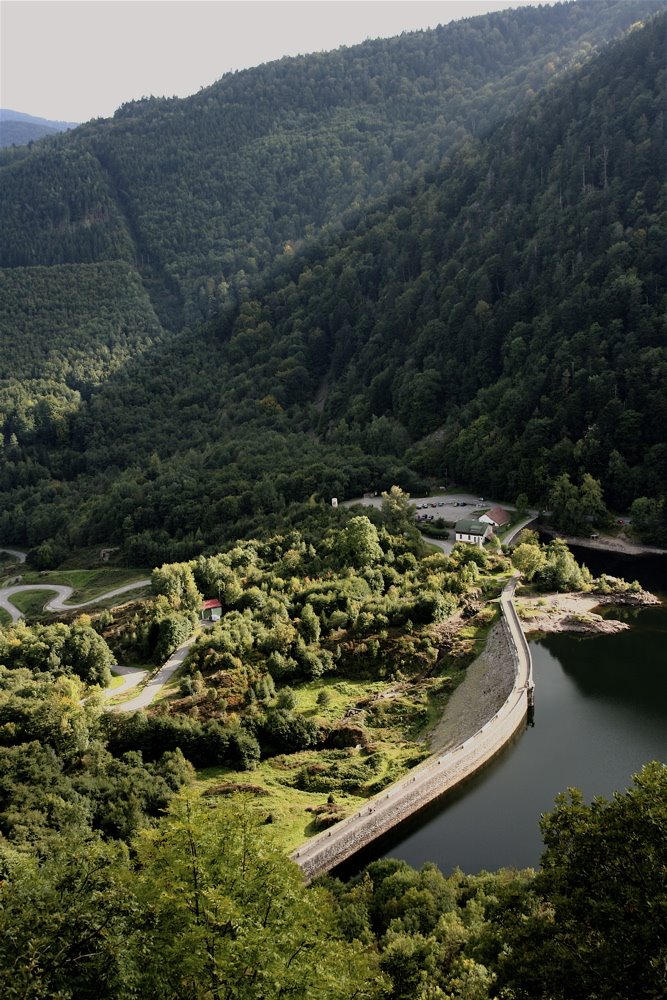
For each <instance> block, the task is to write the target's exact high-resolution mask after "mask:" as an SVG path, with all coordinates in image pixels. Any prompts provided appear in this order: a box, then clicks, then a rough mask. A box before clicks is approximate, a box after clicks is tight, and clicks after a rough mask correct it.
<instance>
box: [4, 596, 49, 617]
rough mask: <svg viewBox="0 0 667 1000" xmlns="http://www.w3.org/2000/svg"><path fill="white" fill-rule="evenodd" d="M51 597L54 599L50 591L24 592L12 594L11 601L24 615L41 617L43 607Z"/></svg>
mask: <svg viewBox="0 0 667 1000" xmlns="http://www.w3.org/2000/svg"><path fill="white" fill-rule="evenodd" d="M52 597H55V594H54V593H53V591H52V590H24V591H21V592H20V593H18V594H12V597H11V601H12V604H13V605H15V607H17V608H18V609H19V611H21V612H23V614H24V615H28V616H30V615H41V613H42V612H43V611H44V605H45V604H46V602H47V601H50V600H51V598H52Z"/></svg>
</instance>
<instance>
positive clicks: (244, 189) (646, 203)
mask: <svg viewBox="0 0 667 1000" xmlns="http://www.w3.org/2000/svg"><path fill="white" fill-rule="evenodd" d="M604 6H605V10H606V11H607V13H608V15H609V17H608V18H607V19H604V24H605V29H604V30H605V31H613V30H617V29H619V28H621V27H623V26H624V24H626V23H627V21H628V20H629V19H630V18H629V11H631V12H632V14H633V15H634V17H633V19H636V18H637V17H638V16H639V15H640V13H641V11H646V10H649V9H650V10H652V9H655V7H656V6H662V5H661V4H658V5H656V4H648V5H643V4H635V5H627V4H625V3H623V4H618V3H609V4H605V5H604ZM600 9H601V4H587V3H585V4H576V5H565V6H560V7H554V8H551V7H550V8H542V9H539V10H535V9H531V10H529V9H526V10H523V11H521V12H507V13H505V14H502V15H500V14H499V15H494V16H492V17H488V18H482V19H472V20H469V21H465V22H462V23H460V24H458V25H450V26H447V28H443V29H438V30H437V31H435V32H426V33H418V34H416V35H409V36H404V37H402V38H401V39H397V40H390V41H380V42H374V43H366V44H365V45H363V46H360V47H356V48H355V49H350V50H340V51H339V52H337V53H333V54H329V55H327V56H324V55H323V56H315V57H308V58H304V59H297V60H283V61H281V62H279V63H276V64H271V65H270V66H266V67H260V69H258V70H254V71H248V72H247V73H242V74H234V75H231V76H228V77H225V78H223V80H222V81H220V83H219V84H216V85H215V86H214V87H213V88H209V90H206V91H202V92H201V93H200V94H198V95H196V97H193V98H191V99H188V101H185V102H184V101H175V100H174V101H166V102H162V101H157V102H155V101H151V102H147V103H146V102H143V103H142V102H140V103H137V104H133V105H130V106H127V107H125V108H123V109H121V110H120V111H119V112H118V114H117V116H116V117H115V118H114V119H113V120H112V121H110V122H97V123H91V124H90V125H88V126H85V127H84V128H82V129H79V130H77V131H76V132H75V133H73V134H71V135H68V136H64V137H62V138H60V139H58V140H57V141H55V142H49V143H48V144H46V145H44V147H43V148H37V147H36V148H35V150H34V151H33V152H32V153H30V154H28V152H27V151H23V152H22V151H16V152H14V153H12V154H11V155H10V156H9V157H8V158H6V159H5V161H4V166H3V167H2V171H1V174H2V178H3V186H2V192H3V195H2V197H4V199H5V205H4V210H3V216H2V217H3V221H4V222H5V223H6V230H5V231H6V235H7V239H6V240H5V241H4V243H3V249H4V252H5V258H4V259H5V263H6V264H8V265H10V266H9V267H8V268H7V271H6V275H7V277H6V279H5V280H6V288H7V289H8V292H9V294H10V295H11V296H12V298H11V302H12V303H13V304H12V306H11V308H10V309H9V311H8V313H7V319H6V326H5V328H4V329H5V330H6V333H5V332H4V331H3V344H6V345H7V347H6V348H5V351H4V357H5V358H6V359H7V360H6V365H7V366H8V367H5V368H4V373H5V380H4V390H3V403H4V404H5V405H4V407H3V414H4V427H3V430H4V435H3V443H4V448H3V449H2V452H3V454H2V458H1V460H0V461H1V464H0V491H1V495H2V499H3V504H2V506H3V510H2V514H1V515H0V532H1V533H2V537H4V538H5V539H7V540H10V541H14V542H20V541H23V542H27V543H28V544H29V545H37V544H39V543H40V542H41V541H43V540H44V539H49V538H55V537H58V538H59V539H60V541H61V542H64V543H65V544H70V545H74V546H78V545H85V544H91V543H96V542H104V541H111V542H113V543H118V544H122V545H123V546H124V549H125V552H126V554H127V556H128V558H131V559H132V561H134V562H135V563H152V562H157V561H161V560H162V559H175V558H183V557H186V556H189V555H191V554H193V553H196V552H198V551H202V550H203V549H204V548H205V547H206V546H207V545H209V544H212V543H214V542H216V541H219V540H221V539H223V538H228V537H232V536H234V535H236V534H238V533H253V532H257V531H260V530H263V529H264V528H265V527H266V526H267V524H268V522H273V523H275V522H276V520H279V519H281V518H283V517H284V516H285V510H286V507H287V506H288V505H289V504H290V503H291V502H301V501H304V500H306V499H307V498H308V497H309V496H310V495H311V494H313V493H318V494H320V495H322V496H324V497H328V496H339V497H341V496H350V495H355V494H358V493H360V492H361V491H363V490H364V489H367V488H371V489H378V488H386V487H387V486H389V485H390V484H391V483H392V482H400V483H401V484H402V485H403V486H404V487H405V488H407V489H408V490H411V491H416V490H421V489H423V488H425V483H426V481H427V480H428V478H429V477H431V476H438V477H440V476H441V475H442V474H443V473H444V472H445V470H447V472H448V474H449V477H450V479H452V478H456V479H458V480H459V481H464V482H468V483H470V484H471V485H473V484H475V485H477V486H478V487H479V488H480V489H484V490H485V491H487V492H494V493H496V494H504V495H505V496H507V497H508V498H509V499H512V498H513V497H514V496H516V495H517V494H519V493H525V494H527V495H528V496H529V497H530V498H531V499H532V500H533V501H534V502H536V503H537V502H543V501H545V500H546V499H547V494H548V491H549V487H550V483H551V482H552V481H553V480H554V479H555V478H556V477H557V476H559V475H560V474H562V473H567V474H569V475H571V476H572V477H573V479H574V480H575V482H576V481H577V480H578V479H579V478H580V477H581V476H582V475H583V474H584V473H585V472H588V473H590V474H592V475H593V476H594V477H596V478H598V479H600V480H601V481H602V484H603V486H604V489H605V492H606V496H607V501H608V502H609V503H610V504H611V505H612V506H615V507H618V508H623V507H625V506H627V505H628V504H629V503H630V502H631V501H632V500H633V499H634V498H635V497H637V496H642V495H643V496H646V497H649V498H651V503H659V498H660V496H661V495H662V493H663V491H664V484H665V481H666V480H667V470H666V468H665V464H666V463H667V457H666V453H665V444H664V440H663V438H664V434H663V433H662V431H661V428H662V427H664V414H665V409H666V403H665V390H664V386H665V375H664V370H665V334H664V329H663V328H662V327H661V320H660V316H661V315H662V314H663V312H664V305H663V304H662V298H663V296H664V273H665V269H664V261H663V260H662V257H661V254H662V251H663V248H664V203H663V200H662V199H663V196H664V186H663V184H662V181H663V165H664V162H665V156H664V154H665V150H664V123H663V119H662V100H661V93H662V90H661V88H663V87H664V79H663V77H664V59H663V58H662V53H663V51H664V31H665V19H664V17H660V16H659V17H658V18H657V19H656V20H654V21H653V22H652V23H651V24H650V25H649V26H648V27H647V28H645V29H642V28H641V27H640V26H637V27H636V28H635V29H634V30H633V31H632V32H631V34H630V36H629V37H628V38H627V39H626V40H624V41H623V42H621V43H618V44H616V45H614V46H612V47H611V48H609V49H608V50H606V51H604V52H603V53H602V55H600V56H599V57H595V58H593V59H591V60H589V61H586V59H585V56H586V54H587V53H588V52H589V51H590V46H591V44H592V42H594V41H596V40H598V39H599V37H600V36H599V35H596V33H595V32H596V31H597V30H598V29H597V28H596V27H595V26H596V25H598V26H599V25H600V24H601V20H602V19H601V18H600V17H599V16H598V15H599V12H600ZM624 19H625V20H624ZM500 39H503V40H504V41H503V44H500ZM556 39H560V46H561V47H560V48H559V49H558V51H557V58H556V53H554V52H553V51H552V50H553V49H554V48H555V46H556V41H555V40H556ZM492 43H493V44H492ZM568 46H569V48H568ZM552 55H553V56H554V58H553V59H552V58H551V56H552ZM568 63H575V64H576V68H574V69H570V70H569V71H568V73H567V74H566V75H565V76H564V77H562V78H559V79H556V70H557V69H558V68H560V67H562V66H564V65H565V64H568ZM540 73H541V74H542V76H541V77H540V76H539V74H540ZM323 74H324V75H323ZM327 74H328V75H327ZM341 74H342V76H343V77H344V79H345V81H346V82H345V83H342V82H341ZM494 74H495V76H494ZM536 74H537V75H536ZM455 78H456V80H458V85H460V88H461V89H460V91H457V92H456V94H455V93H454V91H453V90H452V88H453V87H454V85H455ZM547 78H551V79H552V84H551V85H550V86H548V87H547V88H546V90H545V91H544V93H543V94H539V95H537V94H535V93H534V89H535V88H537V87H538V86H539V80H540V79H542V80H545V79H547ZM382 80H384V81H385V89H384V90H382V88H381V87H380V82H381V81H382ZM397 80H401V81H403V80H404V81H410V80H412V85H411V86H410V87H408V86H407V83H406V84H405V85H404V86H403V85H401V86H397ZM297 82H298V86H297V85H296V83H297ZM371 83H373V86H371ZM293 84H294V86H293ZM376 90H377V91H379V92H376ZM445 93H446V99H445V97H444V96H443V95H444V94H445ZM244 95H245V96H244ZM457 95H458V96H457ZM482 97H484V102H486V103H483V108H484V112H483V113H482V104H480V101H482ZM260 98H261V99H260ZM244 101H245V102H246V103H245V104H244ZM518 106H523V110H518V111H517V110H516V108H517V107H518ZM362 107H363V108H365V109H366V110H365V111H364V116H366V117H364V116H361V117H359V116H360V114H361V112H360V108H362ZM512 107H514V108H515V111H514V113H512V114H510V113H509V112H510V111H511V108H512ZM206 108H208V111H207V112H205V110H204V109H206ZM351 109H352V110H351ZM501 112H504V113H505V114H506V115H507V117H506V119H505V121H502V122H500V123H498V124H494V119H498V118H499V117H501ZM350 115H352V116H353V117H354V116H356V118H355V121H365V122H366V125H364V127H363V128H361V127H360V128H356V129H353V130H352V131H350V127H349V122H350ZM207 116H208V117H207ZM318 116H319V117H318ZM429 116H430V117H429ZM434 116H435V117H434ZM206 121H209V122H217V124H216V125H215V127H213V126H211V127H210V128H209V126H208V125H206V123H205V122H206ZM371 121H373V122H374V123H375V124H374V126H373V128H371V127H370V124H369V123H370V122H371ZM473 133H475V136H474V137H473ZM114 137H116V138H117V139H118V142H117V143H116V142H114ZM230 137H232V138H233V141H231V142H229V141H228V139H229V138H230ZM318 137H319V138H318ZM408 137H409V141H408ZM306 140H307V143H308V144H309V145H308V149H309V150H310V152H309V153H308V155H307V156H306V155H305V154H304V156H301V155H300V154H299V155H297V151H298V149H300V148H301V146H300V143H302V142H306ZM362 140H363V141H362ZM399 140H400V142H399ZM457 142H458V143H459V146H458V148H457V150H456V151H453V152H451V154H448V155H446V156H444V158H443V157H442V156H441V154H442V153H443V151H445V150H447V149H452V148H453V147H454V146H455V145H456V143H457ZM337 143H340V144H341V146H340V148H341V150H343V149H345V150H346V151H347V152H346V153H345V157H347V159H345V158H343V159H341V160H340V170H341V173H340V175H339V176H338V179H337V181H336V183H334V182H333V181H332V180H331V177H330V176H329V172H330V170H331V169H333V168H332V164H333V163H334V161H335V160H336V157H334V156H332V150H333V149H336V148H337V146H336V144H337ZM400 143H403V146H401V147H400V148H401V149H402V150H403V152H402V153H401V154H400V155H399V146H400ZM397 144H398V145H397ZM204 147H205V150H207V151H208V152H206V155H204ZM197 150H202V155H201V156H198V155H195V152H196V151H197ZM290 150H291V152H290ZM241 154H243V156H244V157H245V156H248V157H250V159H246V160H238V162H236V161H235V160H234V157H237V158H238V157H241ZM292 154H294V155H292ZM341 157H342V152H341ZM61 161H62V162H61ZM233 163H235V164H236V165H233ZM59 164H60V165H59ZM63 164H64V165H65V166H66V169H64V167H63V169H61V166H62V165H63ZM355 164H357V165H358V169H357V166H355ZM397 164H400V168H399V166H397ZM429 164H431V166H428V165H429ZM227 171H228V172H227ZM415 173H416V174H417V175H418V177H417V179H414V176H415ZM355 177H356V180H354V178H355ZM410 177H413V179H412V180H410V179H409V178H410ZM55 178H58V181H57V183H56V182H55V180H54V179H55ZM216 178H217V180H216ZM322 178H324V181H322ZM223 182H224V183H223ZM216 184H218V187H216V186H215V185H216ZM184 185H185V186H184ZM220 185H222V186H220ZM33 188H34V191H35V193H34V196H33V197H32V198H31V199H30V201H28V200H27V194H26V192H27V191H28V190H29V189H30V190H33ZM214 188H215V191H217V192H218V194H217V195H215V197H214V194H215V192H214ZM387 189H393V191H392V193H391V194H384V195H382V197H379V198H376V200H375V201H374V202H373V203H372V204H371V203H369V202H367V201H366V199H368V198H369V197H371V196H372V195H375V194H379V193H381V192H382V191H386V190H387ZM22 191H23V195H21V192H22ZM224 192H226V193H224ZM281 192H287V194H286V195H285V198H286V201H285V206H286V208H285V213H283V212H282V209H281V208H280V204H281V198H282V197H283V195H282V193H281ZM200 198H201V204H200V203H199V202H198V199H200ZM323 205H324V206H325V208H324V210H323V207H322V206H323ZM216 206H218V207H216ZM270 206H273V207H272V208H271V209H270V210H269V207H270ZM346 207H347V208H348V211H347V214H346V215H345V216H344V217H343V221H342V222H341V217H342V212H343V209H344V208H346ZM27 212H32V213H33V216H32V218H31V219H28V216H27V215H26V213H27ZM318 212H319V213H320V214H319V215H318V214H317V213H318ZM216 213H218V214H216ZM661 213H662V214H661ZM223 216H224V218H225V224H224V227H222V228H221V226H222V224H221V223H220V222H219V220H220V219H221V218H222V217H223ZM216 219H218V221H217V222H216V221H215V220H216ZM197 220H199V222H197ZM209 226H210V227H212V228H210V231H209V228H207V227H209ZM223 229H224V233H223ZM318 229H319V233H318ZM214 230H215V232H214ZM243 234H245V235H243ZM306 237H309V238H306ZM244 240H247V243H244ZM232 250H233V252H232ZM230 254H231V256H230ZM119 258H120V259H119ZM223 258H224V261H223ZM112 260H113V263H112V262H111V261H112ZM95 261H97V263H94V262H95ZM253 261H254V263H253ZM26 264H30V265H31V266H29V267H26V266H24V265H26ZM56 266H57V267H58V268H59V269H58V270H55V268H56ZM135 267H136V268H138V271H135V270H134V269H135ZM260 272H261V273H260ZM60 275H63V276H67V277H65V278H64V283H62V284H61V283H60ZM79 275H80V278H81V280H79ZM93 275H94V276H95V277H93ZM137 275H138V276H139V277H137ZM204 275H206V278H205V280H204ZM139 278H140V279H141V280H139ZM67 281H70V282H71V284H70V288H71V295H67V296H63V294H62V289H63V288H64V287H65V286H66V282H67ZM105 282H106V283H107V285H106V288H105V289H104V288H103V287H102V285H103V284H104V283H105ZM100 283H101V284H100ZM142 285H143V287H142ZM56 286H58V287H59V288H60V289H61V290H60V291H59V292H58V293H57V295H59V296H60V299H57V298H56V297H55V296H54V292H53V289H54V288H55V287H56ZM75 286H76V289H75ZM206 289H208V290H206ZM149 300H150V301H149ZM58 301H60V303H61V304H60V305H58V304H57V303H58ZM95 302H97V303H100V304H101V305H102V306H103V308H102V309H100V308H99V307H98V306H97V305H92V304H91V303H95ZM218 306H220V313H219V315H216V316H215V318H213V319H211V320H209V321H208V323H207V325H205V326H202V325H201V323H200V324H199V325H196V324H195V323H194V320H195V318H196V317H199V318H200V320H201V318H202V317H203V316H205V315H209V314H210V313H211V311H215V309H217V308H218ZM156 315H158V316H159V317H160V320H161V321H162V324H163V325H162V327H161V328H160V327H159V326H158V321H157V319H156ZM184 317H189V318H190V320H191V321H192V322H191V325H188V326H184V327H181V328H179V325H180V324H181V323H182V321H183V318H184ZM165 323H166V324H169V325H170V326H171V327H172V330H171V332H169V333H165V327H164V324H165ZM68 330H70V331H71V332H72V338H71V341H74V342H75V347H74V348H73V347H72V343H71V342H70V344H69V345H68V343H67V341H68ZM75 331H76V332H75ZM12 338H16V339H19V338H20V339H22V340H23V342H24V344H25V345H27V344H30V345H35V346H34V348H33V346H31V347H30V348H29V349H28V350H27V351H26V349H25V348H18V347H16V346H15V345H13V343H12ZM52 341H53V343H52ZM46 342H48V343H49V349H48V351H46V349H45V347H44V345H45V343H46ZM38 345H42V346H38ZM102 345H103V348H102V349H101V346H102ZM35 352H37V354H35ZM29 355H30V356H31V357H35V356H37V357H41V358H43V359H44V361H43V362H40V365H41V372H42V375H41V379H40V380H38V379H36V375H35V370H36V369H35V366H34V364H33V366H32V369H30V367H29V366H28V367H26V364H27V358H28V356H29ZM17 365H18V366H19V368H18V370H17ZM20 366H23V368H21V367H20ZM17 374H18V375H19V378H18V379H17V378H16V375H17ZM26 379H32V380H33V381H32V382H31V383H30V386H29V387H28V385H27V383H26V381H25V380H26ZM28 388H29V390H30V391H28Z"/></svg>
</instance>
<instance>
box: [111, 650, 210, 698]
mask: <svg viewBox="0 0 667 1000" xmlns="http://www.w3.org/2000/svg"><path fill="white" fill-rule="evenodd" d="M196 636H197V632H195V633H194V635H191V636H190V638H189V639H187V640H186V642H184V643H183V645H182V646H179V647H178V649H177V650H176V652H175V653H172V655H171V656H170V657H169V659H168V660H167V662H166V663H164V664H163V665H162V666H161V667H160V669H159V670H158V672H157V673H156V674H155V676H154V677H151V679H150V680H149V682H148V684H147V685H146V687H145V688H144V689H143V691H141V692H140V694H138V695H137V697H136V698H132V699H131V700H130V701H124V702H123V703H122V704H120V705H109V707H108V711H109V712H136V711H138V709H140V708H146V706H147V705H150V703H151V702H152V701H153V699H154V698H155V696H156V695H157V693H158V691H159V690H160V688H163V687H164V686H165V684H166V683H167V681H168V680H169V679H170V677H171V676H172V675H173V674H174V673H175V672H176V671H177V670H178V668H179V667H180V666H182V665H183V660H184V659H185V657H186V656H187V655H188V650H189V649H190V646H191V645H192V643H193V642H194V641H195V638H196ZM112 694H116V692H115V691H113V692H112Z"/></svg>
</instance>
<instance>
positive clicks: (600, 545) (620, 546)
mask: <svg viewBox="0 0 667 1000" xmlns="http://www.w3.org/2000/svg"><path fill="white" fill-rule="evenodd" d="M539 530H540V531H541V532H543V533H544V534H545V535H549V536H550V537H551V538H562V540H563V541H564V542H566V543H567V544H568V545H576V546H577V547H578V548H583V549H599V550H601V551H603V552H617V553H619V554H621V555H628V556H667V549H660V548H657V547H656V546H655V545H643V544H642V543H641V542H631V541H630V540H629V539H628V538H626V537H625V536H624V535H619V536H613V535H600V536H599V537H598V538H590V537H589V536H588V535H582V536H580V535H565V534H563V532H562V531H555V530H554V529H553V528H546V527H543V526H540V528H539Z"/></svg>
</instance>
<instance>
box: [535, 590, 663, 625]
mask: <svg viewBox="0 0 667 1000" xmlns="http://www.w3.org/2000/svg"><path fill="white" fill-rule="evenodd" d="M656 604H660V601H659V600H658V598H657V597H656V596H655V595H654V594H650V593H649V592H648V591H647V590H627V591H618V590H616V591H613V592H611V593H596V592H595V591H589V592H586V593H582V592H574V593H567V594H544V595H531V596H524V595H522V596H521V597H520V598H519V600H518V601H517V613H518V615H519V618H520V619H521V624H522V627H523V630H524V632H526V633H533V632H542V633H544V632H548V633H554V632H574V633H578V634H580V635H613V634H614V633H616V632H624V631H625V630H626V629H629V628H630V626H629V624H628V623H627V622H622V621H617V620H615V619H612V618H603V617H602V615H600V614H597V612H596V611H595V610H594V609H595V608H599V607H600V606H602V605H613V606H619V605H626V606H631V607H651V606H653V605H656Z"/></svg>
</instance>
